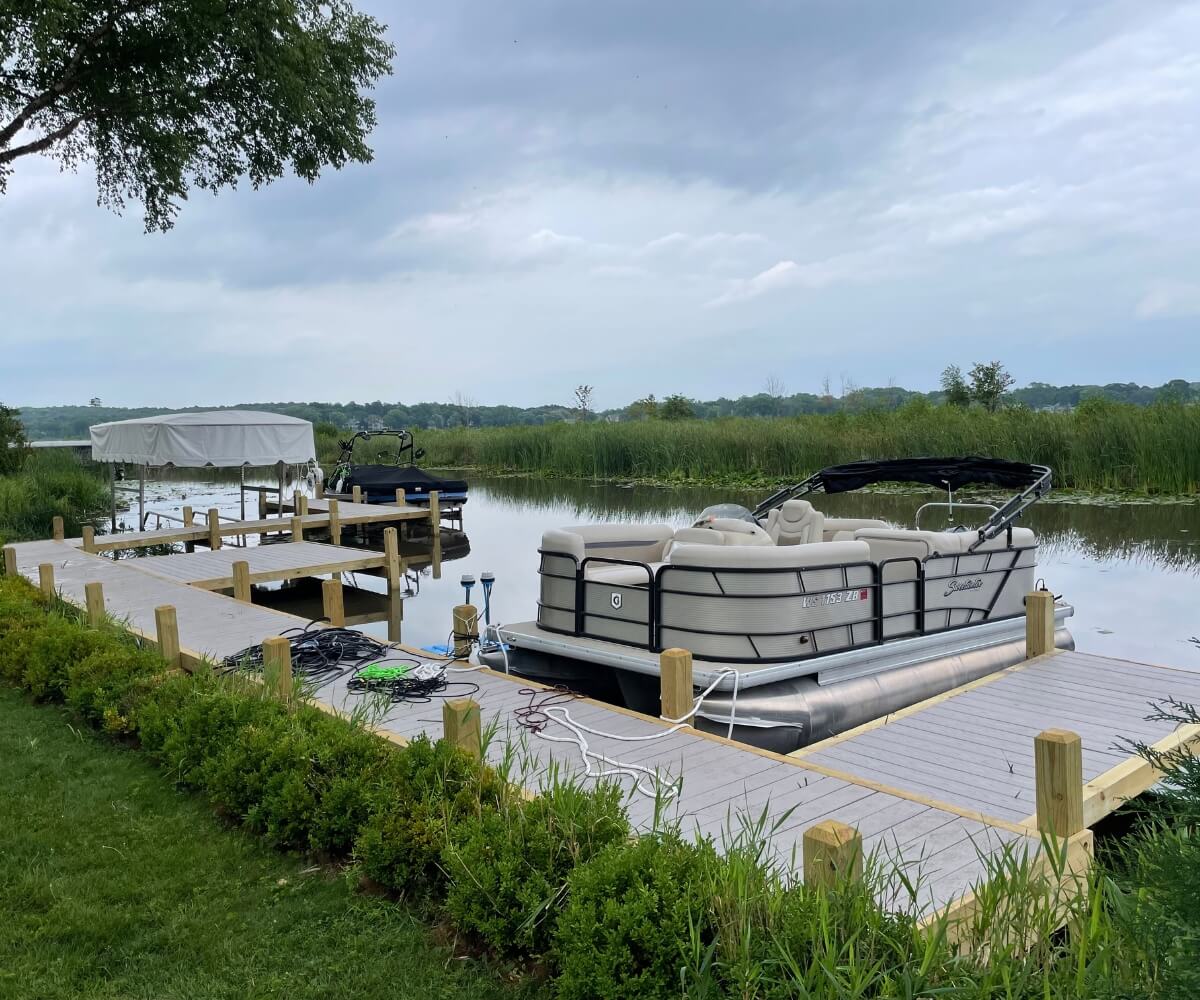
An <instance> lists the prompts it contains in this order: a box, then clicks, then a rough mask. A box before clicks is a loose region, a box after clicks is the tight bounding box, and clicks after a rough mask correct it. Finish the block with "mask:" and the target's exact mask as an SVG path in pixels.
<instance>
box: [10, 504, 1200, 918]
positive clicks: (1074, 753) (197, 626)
mask: <svg viewBox="0 0 1200 1000" xmlns="http://www.w3.org/2000/svg"><path fill="white" fill-rule="evenodd" d="M310 516H311V515H310ZM277 520H278V519H276V521H277ZM331 550H332V551H331ZM337 551H338V550H337V547H335V546H328V545H318V544H313V543H308V542H304V543H301V544H297V543H284V544H279V545H272V546H261V547H259V548H257V549H255V548H253V547H251V548H248V549H237V550H234V551H232V552H224V551H214V552H197V553H195V554H192V555H175V556H151V557H146V558H141V559H128V560H121V561H113V560H110V559H107V558H103V557H101V556H99V555H96V554H93V553H88V552H83V551H81V549H80V548H79V547H78V546H76V545H74V544H70V543H68V542H54V541H46V542H31V543H24V544H19V545H15V546H9V547H8V548H6V550H5V560H6V570H7V571H15V572H19V573H21V574H23V575H24V576H26V577H27V578H29V579H31V580H33V581H35V582H39V583H40V584H41V585H42V586H43V587H45V588H47V589H53V590H56V591H57V592H58V593H60V594H61V595H62V597H63V598H64V599H65V600H67V601H70V602H72V603H74V604H76V605H78V606H80V607H89V588H88V586H87V585H88V584H89V583H93V582H98V583H100V584H101V585H102V588H103V600H104V604H105V607H106V608H107V610H108V611H109V613H111V614H112V615H114V616H115V617H117V618H119V619H124V620H125V621H126V622H127V623H128V625H129V627H130V628H131V629H133V630H134V631H135V632H137V633H139V634H140V635H142V636H144V637H146V638H147V639H148V640H150V641H157V642H160V644H163V648H164V649H165V650H167V651H168V652H173V650H174V648H178V657H179V660H180V662H181V663H182V664H183V665H184V666H186V667H189V668H195V667H198V666H201V665H202V664H203V663H204V661H205V660H206V659H208V660H220V659H223V658H224V657H225V656H228V655H230V654H233V653H236V652H238V651H239V650H241V649H243V648H245V647H247V646H250V645H252V644H255V643H258V642H261V641H263V640H264V639H266V638H268V637H271V636H274V635H278V634H279V633H280V632H284V631H286V630H288V629H292V628H295V627H298V626H301V625H303V624H305V623H304V621H303V620H302V619H299V618H296V617H293V616H291V615H287V614H283V613H280V612H277V611H270V610H267V609H263V608H260V607H256V606H254V605H251V604H248V603H246V602H244V601H238V600H235V599H233V598H231V597H229V596H226V595H224V594H222V593H218V592H216V591H215V590H214V589H211V588H219V589H226V585H227V584H228V583H229V582H230V581H231V579H232V575H226V574H227V573H229V574H232V570H231V567H232V564H233V561H235V560H236V557H237V556H243V557H244V556H245V554H246V553H255V554H256V555H255V558H257V559H261V560H263V561H261V562H258V563H256V564H255V566H254V569H253V572H254V573H255V574H268V575H269V574H272V573H275V574H278V573H285V572H297V571H300V570H304V569H309V570H311V569H312V568H314V567H318V568H322V569H324V570H326V571H329V572H337V571H338V570H337V569H335V568H334V567H335V566H338V565H340V564H338V562H337ZM341 554H342V555H344V557H345V559H346V560H352V559H359V558H372V557H371V556H369V555H367V556H364V555H363V554H362V553H360V552H358V551H356V550H353V549H349V548H346V549H342V550H341ZM269 560H281V561H282V562H281V564H280V565H276V566H274V567H272V566H271V565H269ZM306 560H313V562H312V563H307V562H306ZM318 560H319V561H318ZM46 567H49V569H48V570H47V569H46ZM248 569H249V567H248ZM47 573H49V578H47V575H46V574H47ZM264 578H266V577H264ZM91 592H92V597H93V606H94V597H95V593H96V591H95V588H91ZM164 605H170V606H171V607H173V608H174V612H173V614H171V615H168V616H166V617H165V619H164V616H162V615H161V614H156V611H155V609H156V608H159V609H161V606H164ZM449 617H450V616H449V615H447V626H448V628H447V631H449V625H450V622H449ZM164 620H165V621H166V622H167V625H166V626H164ZM1050 620H1051V621H1052V620H1053V619H1052V618H1051V619H1050ZM176 622H177V633H176V634H173V635H170V634H163V631H162V630H163V629H164V627H166V628H168V629H170V628H175V627H176V625H175V623H176ZM399 648H401V649H403V650H405V652H407V653H408V654H411V655H413V656H415V657H418V658H421V659H424V660H426V661H434V660H436V659H437V658H436V657H431V656H430V655H429V654H426V653H422V652H421V651H419V650H412V649H408V648H407V647H399ZM1031 648H1032V646H1031ZM1034 652H1035V653H1036V652H1038V651H1037V650H1036V649H1035V650H1034ZM664 656H666V654H664ZM684 656H686V654H684ZM681 662H682V661H681ZM687 665H688V667H689V668H690V657H687ZM466 666H467V665H466V664H463V663H454V664H451V667H452V669H453V670H454V671H456V672H454V673H452V674H450V675H449V676H450V678H451V679H452V680H453V681H454V682H455V684H454V686H453V687H452V688H451V690H450V691H449V692H447V693H448V695H450V696H456V695H459V694H463V695H466V694H469V695H470V697H472V698H473V699H474V700H475V701H476V702H477V703H478V704H479V706H480V709H481V710H480V714H481V716H482V720H483V722H484V724H485V725H487V726H494V727H495V728H496V731H497V737H496V739H494V740H493V742H492V743H491V745H490V747H489V751H488V752H489V756H490V758H491V759H492V760H494V761H498V760H500V759H501V757H502V756H503V755H504V754H505V753H506V752H508V753H514V752H515V755H516V757H517V758H518V759H521V760H523V761H524V766H523V768H522V773H523V779H522V780H523V781H524V782H525V783H526V785H527V787H529V788H531V789H533V790H536V789H537V788H538V787H539V785H540V784H542V783H543V782H544V781H545V780H547V778H548V776H549V775H551V774H553V773H555V772H557V773H562V774H576V775H579V774H582V773H583V772H584V763H583V758H582V756H581V754H580V750H579V747H578V746H577V745H576V744H575V743H573V742H570V741H569V740H568V741H564V742H551V741H550V740H549V739H546V738H544V737H555V738H558V739H563V738H564V737H567V736H568V733H567V730H566V728H565V727H564V726H562V724H561V723H558V722H552V723H551V724H550V725H549V726H548V727H547V729H546V730H545V732H544V733H543V734H542V735H541V736H539V735H536V734H534V733H531V732H530V731H529V730H528V729H526V728H523V727H522V725H521V722H520V717H519V713H520V710H521V709H523V708H526V707H527V706H529V704H530V702H531V699H538V698H541V697H544V696H545V690H544V689H542V688H540V687H539V686H538V685H535V684H532V683H530V682H527V681H524V680H521V679H518V678H513V677H508V676H506V675H504V674H502V673H496V672H493V671H491V670H482V669H474V670H470V671H469V672H467V671H465V670H464V668H465V667H466ZM673 669H674V668H673ZM457 671H463V672H457ZM666 673H667V671H666V670H665V669H664V675H665V674H666ZM345 680H346V679H345V678H342V679H341V680H339V681H335V682H334V683H332V684H329V685H328V686H326V687H325V688H323V689H322V690H320V691H318V692H317V693H316V696H315V697H316V699H317V700H318V701H319V702H320V703H322V704H324V705H325V706H327V707H328V708H330V709H334V710H337V711H350V710H352V709H353V708H354V706H355V705H357V704H359V702H360V700H361V696H359V695H356V694H353V693H351V692H349V691H348V690H347V688H346V684H345ZM677 682H680V681H679V678H678V677H674V676H673V677H672V678H671V679H670V681H669V683H677ZM680 683H681V686H680V688H679V692H676V694H671V695H670V697H671V698H677V700H684V701H688V702H690V696H691V695H690V692H691V691H692V687H691V684H690V677H688V678H686V679H685V680H684V681H682V682H680ZM476 685H477V690H476V689H475V687H474V686H476ZM668 694H669V692H668V687H667V684H664V714H666V715H668V716H678V715H679V714H681V713H680V712H679V710H678V707H676V706H674V705H670V704H668ZM1166 697H1176V698H1181V699H1184V700H1190V701H1197V700H1200V675H1193V674H1189V673H1186V672H1183V671H1178V670H1170V669H1166V668H1161V667H1154V666H1149V665H1143V664H1132V663H1127V662H1125V661H1120V660H1110V659H1106V658H1102V657H1096V656H1090V655H1085V654H1079V653H1067V652H1059V653H1050V654H1046V655H1035V656H1034V657H1033V658H1032V659H1030V660H1028V661H1026V662H1025V663H1023V664H1020V665H1018V666H1016V667H1012V668H1009V669H1007V670H1004V671H1001V672H999V673H997V674H994V675H991V676H989V677H987V678H984V679H982V680H980V681H976V682H975V683H973V684H970V685H966V686H965V687H963V688H959V689H956V690H955V691H952V692H949V693H948V694H945V695H941V696H939V697H937V698H933V699H930V700H929V701H926V702H922V703H920V704H918V705H914V706H912V707H911V708H909V709H905V710H904V711H902V712H898V713H895V714H893V715H892V716H890V717H888V718H887V719H883V720H879V721H877V722H874V723H871V724H869V725H866V726H862V727H859V728H858V729H855V730H852V731H850V732H848V733H844V734H842V735H841V736H838V737H835V738H833V739H830V740H826V741H824V742H823V743H820V744H817V745H815V746H813V747H810V748H807V749H806V750H803V751H799V752H797V753H796V754H793V755H789V756H783V755H779V754H773V753H769V752H766V751H762V750H758V749H755V748H752V747H747V746H744V745H741V744H735V743H732V742H730V741H727V740H725V739H723V738H721V737H719V736H713V735H711V734H705V733H701V732H698V731H696V730H694V729H691V728H690V727H689V728H684V729H680V730H679V731H677V732H673V733H670V734H667V735H662V734H663V731H664V728H665V727H667V723H665V722H663V721H662V720H659V719H654V718H650V717H648V716H643V715H638V714H636V713H633V712H630V711H627V710H625V709H621V708H617V707H614V706H611V705H606V704H602V703H599V702H594V701H590V700H588V699H578V700H574V701H571V702H570V703H569V705H567V706H566V707H567V710H568V711H569V713H570V717H571V718H572V719H573V720H574V721H575V723H576V724H579V725H582V726H586V727H588V729H589V730H594V731H596V732H588V734H587V740H588V743H589V745H590V749H591V750H592V751H593V752H595V753H598V754H601V755H603V756H604V757H607V758H609V759H611V760H612V761H619V762H621V764H622V765H625V766H627V767H628V766H632V767H636V768H640V769H643V770H642V771H641V777H642V778H643V784H644V785H645V784H650V785H653V784H655V782H657V783H658V787H659V788H668V787H675V788H677V794H676V795H675V796H674V798H673V799H672V801H671V808H670V815H671V816H672V817H674V818H675V819H677V820H678V821H679V822H680V823H682V824H683V827H684V828H685V829H687V830H695V831H697V832H698V833H700V834H712V835H714V836H718V838H719V836H720V835H721V834H723V833H725V832H727V831H729V830H730V828H731V827H733V828H736V826H737V825H738V823H739V819H744V818H747V817H755V816H757V815H758V814H760V813H762V812H763V811H764V810H765V811H766V813H767V815H769V816H770V817H772V818H773V821H772V823H771V824H770V827H769V829H770V830H771V832H770V844H769V848H770V850H771V852H773V853H774V855H775V856H776V857H777V858H781V859H792V858H799V857H803V858H804V859H805V862H806V871H805V875H806V877H819V873H817V870H816V869H811V870H810V869H809V868H808V860H809V859H810V857H816V856H818V853H819V852H820V851H825V850H826V847H822V846H821V843H822V842H821V841H820V837H822V836H826V835H828V836H829V837H832V840H831V841H829V843H832V844H834V847H829V848H828V849H829V850H835V849H840V848H837V845H838V844H840V843H842V841H841V840H839V839H838V838H841V837H842V836H843V832H844V833H845V834H846V836H847V838H850V837H852V838H853V840H852V843H853V845H854V847H855V849H861V850H862V851H864V852H868V853H875V854H877V855H878V856H879V857H880V858H882V859H886V860H887V861H889V862H891V863H893V864H894V865H895V866H897V867H898V868H899V869H902V870H903V871H904V872H905V873H906V875H907V876H908V877H909V878H910V879H912V880H914V881H916V882H918V883H919V885H920V891H919V898H918V899H917V900H915V901H905V900H904V899H903V894H902V893H900V892H899V891H898V890H897V887H896V885H895V884H893V885H892V886H891V887H889V888H888V889H887V890H886V892H885V898H882V899H881V902H882V903H884V904H885V905H887V906H891V907H895V906H901V905H904V906H908V905H915V906H916V907H917V909H919V911H920V912H921V913H922V914H924V916H925V918H926V919H931V918H932V916H933V915H935V914H938V913H950V914H953V915H962V916H964V917H965V916H969V913H970V906H971V901H972V898H973V897H972V895H971V890H972V887H973V886H975V885H977V884H978V883H979V882H980V881H981V880H983V879H985V878H986V877H987V875H988V872H989V864H990V863H991V862H992V860H993V859H995V858H996V856H997V855H998V854H1000V853H1001V852H1004V851H1011V850H1016V851H1018V852H1026V853H1027V854H1028V855H1029V856H1030V857H1031V858H1035V859H1039V858H1040V859H1042V860H1039V861H1037V862H1035V863H1039V864H1047V863H1046V862H1045V860H1044V859H1045V857H1046V855H1045V849H1044V841H1043V837H1044V836H1048V835H1052V836H1054V837H1057V838H1059V842H1061V843H1064V844H1065V849H1066V852H1067V860H1068V871H1067V875H1068V876H1069V875H1070V874H1071V873H1073V872H1077V871H1079V870H1082V869H1083V868H1084V867H1086V864H1087V863H1088V859H1089V857H1090V851H1091V832H1090V830H1089V827H1090V826H1091V825H1092V824H1094V823H1095V822H1097V821H1098V820H1099V819H1101V818H1103V817H1104V816H1105V815H1107V814H1108V813H1109V812H1111V811H1112V810H1113V809H1115V808H1117V806H1119V805H1120V804H1121V802H1123V801H1125V800H1126V799H1128V798H1130V797H1132V796H1134V795H1137V794H1139V793H1140V792H1142V791H1144V790H1145V789H1147V788H1148V787H1150V785H1151V784H1153V782H1154V781H1155V780H1156V778H1157V774H1156V773H1155V772H1154V771H1153V769H1152V768H1150V766H1149V765H1148V764H1146V763H1145V762H1144V761H1142V760H1141V759H1140V758H1137V757H1136V756H1134V755H1133V754H1131V753H1130V752H1129V751H1128V750H1127V749H1122V745H1121V742H1120V741H1121V740H1123V739H1133V740H1138V741H1142V742H1145V743H1151V744H1156V745H1158V746H1160V747H1168V746H1181V745H1185V744H1190V743H1194V742H1196V741H1200V732H1196V731H1194V730H1197V729H1200V727H1194V726H1193V727H1185V728H1182V729H1179V730H1173V729H1172V727H1171V726H1170V725H1169V724H1166V723H1162V722H1148V721H1146V718H1145V716H1146V715H1147V714H1149V713H1148V705H1147V702H1148V701H1149V700H1151V699H1155V698H1166ZM441 716H442V709H441V707H440V706H438V705H437V704H436V703H435V704H433V705H430V704H428V703H424V704H411V703H401V704H394V705H391V706H389V707H388V709H387V711H386V713H384V714H383V716H382V718H381V719H380V720H379V721H378V724H377V726H378V729H379V730H380V732H381V734H382V735H384V736H386V737H387V738H390V739H393V740H396V741H398V742H403V741H405V740H408V739H411V738H413V737H414V736H416V735H418V734H421V733H425V734H428V735H430V736H432V737H438V736H440V735H441V733H442V717H441ZM1064 730H1070V731H1071V732H1066V733H1063V732H1061V731H1064ZM1056 733H1057V735H1056ZM1074 734H1078V738H1076V737H1075V736H1074ZM656 735H657V736H659V737H660V738H656V739H653V740H645V739H642V738H643V737H647V736H656ZM1073 741H1074V742H1073ZM506 748H507V749H506ZM593 765H594V766H596V767H598V768H599V769H601V770H605V769H608V765H604V764H597V763H596V761H594V760H593ZM619 780H622V781H623V783H624V784H625V785H626V786H627V787H629V786H631V785H632V782H631V781H630V780H628V775H627V774H626V775H625V776H622V777H620V778H619ZM676 783H677V785H676ZM628 810H629V814H630V817H631V820H632V821H633V822H634V824H635V825H636V826H637V827H638V828H639V829H646V828H648V827H649V825H650V824H651V823H652V822H653V818H654V814H655V803H654V801H653V799H652V797H650V796H648V795H644V794H641V793H640V792H637V791H635V790H632V789H631V791H630V798H629V802H628ZM811 838H816V839H811ZM847 842H851V841H850V840H847ZM826 846H828V845H826ZM821 856H824V855H821ZM814 873H817V874H814ZM1055 877H1056V878H1057V877H1058V876H1055Z"/></svg>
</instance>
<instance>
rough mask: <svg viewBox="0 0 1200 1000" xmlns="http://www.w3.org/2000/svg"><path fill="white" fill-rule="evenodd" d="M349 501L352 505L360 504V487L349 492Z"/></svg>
mask: <svg viewBox="0 0 1200 1000" xmlns="http://www.w3.org/2000/svg"><path fill="white" fill-rule="evenodd" d="M350 499H351V500H352V501H353V502H354V503H362V487H361V486H355V487H354V489H353V490H351V491H350Z"/></svg>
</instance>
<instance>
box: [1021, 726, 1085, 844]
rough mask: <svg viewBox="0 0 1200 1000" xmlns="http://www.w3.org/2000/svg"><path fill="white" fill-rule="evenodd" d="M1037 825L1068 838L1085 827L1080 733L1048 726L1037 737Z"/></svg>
mask: <svg viewBox="0 0 1200 1000" xmlns="http://www.w3.org/2000/svg"><path fill="white" fill-rule="evenodd" d="M1033 769H1034V772H1033V773H1034V789H1035V795H1036V797H1037V827H1038V830H1040V831H1041V832H1042V833H1050V834H1053V835H1054V836H1055V837H1058V838H1060V839H1062V840H1066V839H1067V838H1068V837H1073V836H1075V834H1077V833H1081V832H1082V831H1083V829H1084V825H1083V743H1082V741H1081V740H1080V738H1079V736H1078V734H1076V733H1072V732H1069V731H1068V730H1065V729H1047V730H1045V731H1044V732H1041V733H1039V734H1038V735H1037V736H1035V737H1034V738H1033Z"/></svg>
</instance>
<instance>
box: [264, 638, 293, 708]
mask: <svg viewBox="0 0 1200 1000" xmlns="http://www.w3.org/2000/svg"><path fill="white" fill-rule="evenodd" d="M262 647H263V683H265V684H266V685H267V689H268V690H269V691H270V692H271V693H272V694H274V695H275V697H276V698H278V699H279V700H280V701H285V702H286V701H291V700H292V644H291V643H290V642H288V641H287V639H284V638H283V637H282V636H278V635H276V636H272V637H271V638H270V639H264V640H263V644H262Z"/></svg>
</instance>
